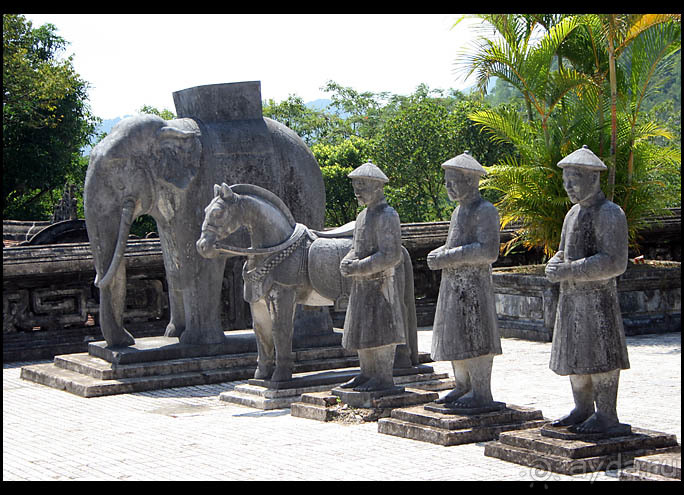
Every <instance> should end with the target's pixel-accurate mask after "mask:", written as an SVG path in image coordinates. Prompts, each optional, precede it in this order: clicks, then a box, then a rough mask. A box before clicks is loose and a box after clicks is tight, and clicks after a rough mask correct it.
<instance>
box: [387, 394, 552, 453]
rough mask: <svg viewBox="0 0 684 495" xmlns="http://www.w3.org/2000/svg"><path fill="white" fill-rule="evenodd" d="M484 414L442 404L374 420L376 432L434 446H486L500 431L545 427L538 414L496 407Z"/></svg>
mask: <svg viewBox="0 0 684 495" xmlns="http://www.w3.org/2000/svg"><path fill="white" fill-rule="evenodd" d="M487 409H488V410H481V411H480V410H471V411H468V412H469V413H470V414H466V411H465V410H459V409H454V408H451V407H449V406H448V405H445V404H435V403H431V404H427V405H424V406H414V407H408V408H402V409H394V410H393V411H392V413H391V415H390V417H389V418H384V419H380V420H378V431H379V432H380V433H384V434H387V435H394V436H398V437H403V438H409V439H411V440H418V441H421V442H429V443H434V444H437V445H444V446H450V445H460V444H465V443H476V442H486V441H489V440H493V439H495V438H497V436H498V435H499V433H501V432H503V431H510V430H519V429H525V428H535V427H539V426H541V425H543V424H544V423H546V420H544V417H543V416H542V413H541V411H539V410H536V409H531V408H525V407H520V406H514V405H506V404H503V403H497V407H493V408H487Z"/></svg>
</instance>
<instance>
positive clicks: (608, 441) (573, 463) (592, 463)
mask: <svg viewBox="0 0 684 495" xmlns="http://www.w3.org/2000/svg"><path fill="white" fill-rule="evenodd" d="M543 430H544V428H543V427H542V428H535V429H530V430H524V431H511V432H505V433H501V434H500V435H499V439H498V440H497V441H493V442H489V443H487V444H486V445H485V455H486V456H488V457H496V458H498V459H502V460H505V461H509V462H513V463H516V464H521V465H523V466H529V467H533V468H535V469H543V470H545V471H552V472H555V473H561V474H568V475H572V474H580V473H587V472H594V471H606V470H610V469H621V468H624V467H629V466H631V465H632V464H633V463H634V459H635V457H638V456H643V455H649V454H659V453H667V452H670V451H673V450H676V449H679V446H678V444H677V437H676V436H675V435H671V434H667V433H661V432H657V431H652V430H645V429H641V428H634V427H632V428H631V433H629V434H626V435H621V436H614V437H608V438H605V437H603V438H601V436H597V435H586V436H584V438H582V437H581V436H574V437H573V438H572V439H570V438H568V439H565V438H559V437H558V436H559V435H552V436H550V435H548V434H543V433H544V431H543ZM560 436H561V437H562V436H563V434H562V433H561V434H560Z"/></svg>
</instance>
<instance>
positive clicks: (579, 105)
mask: <svg viewBox="0 0 684 495" xmlns="http://www.w3.org/2000/svg"><path fill="white" fill-rule="evenodd" d="M479 17H482V18H484V19H486V20H487V21H488V25H489V26H490V27H492V26H493V27H494V28H495V29H496V32H497V33H499V36H498V37H491V36H490V39H486V38H479V40H478V44H477V46H476V50H475V52H473V53H470V54H468V55H467V56H466V57H465V58H463V59H462V61H461V64H462V65H463V67H464V68H466V69H467V70H468V71H469V74H471V73H476V74H477V76H478V85H479V86H480V88H481V89H482V90H483V91H484V90H485V89H486V85H487V82H488V78H489V77H492V76H497V77H500V78H502V79H504V80H505V81H507V82H509V83H510V84H512V85H513V86H515V87H516V88H518V89H519V90H520V91H521V93H522V94H523V95H524V96H525V98H526V101H527V103H528V116H527V119H525V118H523V117H522V116H521V115H520V114H519V113H517V112H514V111H510V110H509V109H506V108H497V109H494V110H485V111H479V112H475V113H473V114H471V115H470V118H471V119H472V120H473V121H474V122H476V123H477V124H478V125H480V126H481V127H482V129H483V130H484V131H485V132H487V133H488V134H489V135H490V137H491V139H492V141H495V142H507V143H510V144H513V145H514V146H515V149H516V151H517V156H515V157H513V158H508V159H506V160H501V161H500V162H499V163H498V164H497V165H496V166H495V167H493V168H492V173H491V174H490V175H489V177H488V178H487V179H485V181H484V182H483V185H484V187H486V188H491V189H496V190H498V191H500V193H501V194H502V195H503V196H502V200H501V201H500V202H498V203H497V207H498V208H499V210H500V212H501V216H502V225H503V226H505V225H506V224H508V223H509V222H513V221H515V222H519V223H520V224H521V225H522V228H521V229H520V230H519V231H518V233H517V235H516V237H515V238H514V239H513V240H512V241H511V243H510V244H509V247H511V246H514V245H518V244H523V245H525V246H527V247H528V248H529V247H532V246H541V247H543V249H544V252H545V254H547V255H551V254H553V252H554V251H555V249H556V248H557V246H558V240H559V236H560V230H561V227H562V221H563V218H564V216H565V213H566V212H567V208H568V207H569V202H568V199H567V197H566V194H565V191H564V190H563V188H562V179H561V173H560V169H559V168H558V167H556V164H557V163H558V161H559V160H560V159H561V158H562V157H563V156H565V155H567V154H568V153H570V152H572V151H574V150H575V149H577V148H579V147H581V146H582V145H584V144H586V145H588V146H589V147H590V148H591V149H592V150H594V151H595V152H596V151H597V152H598V153H597V154H598V155H599V156H600V157H601V158H602V159H603V160H604V161H605V162H606V163H607V165H608V166H609V174H608V176H607V177H606V178H604V179H603V181H604V186H605V188H606V190H607V191H608V192H609V196H610V198H611V199H613V197H615V198H614V199H615V201H616V202H618V203H619V204H620V205H621V206H622V207H623V209H624V210H625V213H626V215H627V218H628V223H629V226H630V240H631V242H632V244H633V245H635V243H636V238H635V235H636V231H637V230H638V228H639V226H640V223H641V221H642V219H643V218H644V217H645V216H646V215H648V214H651V213H659V212H662V210H663V208H664V206H665V203H664V201H662V200H663V197H664V196H663V194H662V193H661V190H659V188H660V186H661V185H662V182H660V177H661V176H663V175H667V174H668V173H669V174H677V173H678V170H677V167H679V166H680V164H681V157H680V156H679V153H678V152H675V151H674V150H673V149H670V148H667V147H665V148H663V147H660V148H658V147H656V146H655V145H654V144H653V143H652V142H651V141H650V138H652V137H654V136H660V137H664V138H669V137H671V136H670V135H669V134H668V133H667V132H666V131H665V130H664V129H663V128H661V127H660V126H659V125H657V124H656V123H654V122H649V121H642V120H643V119H642V112H640V110H641V105H642V103H643V101H644V98H645V97H646V96H647V95H648V94H649V93H650V92H651V91H652V90H653V88H655V87H656V86H655V85H654V81H656V80H657V77H656V76H657V75H658V73H659V72H660V71H662V70H663V69H664V68H666V66H667V64H668V63H669V62H670V61H671V60H672V59H673V58H672V54H674V53H675V52H677V51H678V50H679V49H680V44H681V41H680V40H681V34H680V33H681V31H680V20H679V19H678V18H677V17H676V16H675V19H674V21H673V18H672V16H670V17H668V18H665V17H663V16H648V15H639V16H627V15H618V14H615V15H612V17H611V16H610V15H604V16H599V15H582V16H572V17H569V16H563V15H558V16H542V15H503V14H501V15H495V16H491V15H486V16H479ZM539 26H542V27H539ZM554 57H555V60H557V61H558V63H557V67H556V68H554V67H553V66H552V63H551V62H552V61H553V60H554ZM468 64H470V65H468ZM606 85H607V86H608V87H609V88H610V95H611V98H610V100H607V99H606V98H605V97H604V95H605V94H606V89H607V88H606ZM608 109H610V112H611V118H610V121H609V122H606V119H605V117H604V116H605V114H606V113H607V110H608ZM533 117H537V119H535V118H533ZM640 119H641V120H640ZM606 139H609V142H610V150H609V153H608V155H606V154H605V152H604V149H603V148H604V142H605V141H606ZM618 165H619V166H618ZM616 172H617V174H616ZM661 189H662V188H661Z"/></svg>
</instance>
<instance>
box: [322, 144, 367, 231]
mask: <svg viewBox="0 0 684 495" xmlns="http://www.w3.org/2000/svg"><path fill="white" fill-rule="evenodd" d="M311 151H312V153H313V154H314V156H315V157H316V160H317V161H318V164H319V165H320V167H321V173H322V174H323V182H324V184H325V225H326V226H328V227H337V226H340V225H344V224H345V223H347V222H351V221H352V220H354V219H355V218H356V214H357V213H358V211H359V206H358V202H357V200H356V196H354V189H353V188H352V185H351V180H350V179H349V177H347V176H348V175H349V174H350V173H351V171H352V170H354V168H356V167H358V166H359V165H361V164H363V163H366V162H367V161H369V160H370V155H371V142H370V141H369V140H367V139H363V138H360V137H358V136H350V137H349V138H348V139H346V140H344V141H342V142H341V143H339V144H325V143H319V144H314V145H313V146H311Z"/></svg>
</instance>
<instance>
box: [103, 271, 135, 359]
mask: <svg viewBox="0 0 684 495" xmlns="http://www.w3.org/2000/svg"><path fill="white" fill-rule="evenodd" d="M125 307H126V265H125V263H121V264H120V265H119V268H118V269H117V271H116V275H115V276H114V278H113V279H112V281H111V283H110V284H109V285H107V286H106V287H102V288H100V314H99V320H100V329H101V330H102V335H103V336H104V338H105V341H106V342H107V347H125V346H129V345H133V344H135V339H134V338H133V336H132V335H131V334H130V333H128V331H127V330H126V329H125V328H124V327H123V314H124V309H125Z"/></svg>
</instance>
